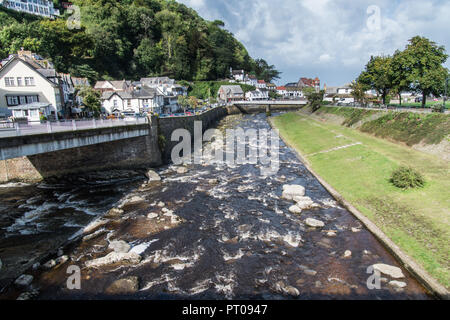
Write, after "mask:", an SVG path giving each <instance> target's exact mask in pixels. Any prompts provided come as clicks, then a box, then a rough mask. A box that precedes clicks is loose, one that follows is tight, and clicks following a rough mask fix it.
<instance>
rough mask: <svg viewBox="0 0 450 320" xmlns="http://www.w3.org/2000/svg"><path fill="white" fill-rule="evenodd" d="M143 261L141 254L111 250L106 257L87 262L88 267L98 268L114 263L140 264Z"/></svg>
mask: <svg viewBox="0 0 450 320" xmlns="http://www.w3.org/2000/svg"><path fill="white" fill-rule="evenodd" d="M140 261H141V256H140V255H138V254H137V253H134V252H128V253H118V252H111V253H110V254H108V255H107V256H105V257H102V258H98V259H94V260H91V261H87V262H86V267H88V268H97V267H102V266H107V265H110V264H114V263H122V264H138V263H139V262H140Z"/></svg>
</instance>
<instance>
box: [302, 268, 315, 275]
mask: <svg viewBox="0 0 450 320" xmlns="http://www.w3.org/2000/svg"><path fill="white" fill-rule="evenodd" d="M303 272H304V273H305V274H306V275H308V276H315V275H316V274H317V271H315V270H311V269H306V270H303Z"/></svg>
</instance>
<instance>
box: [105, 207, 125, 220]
mask: <svg viewBox="0 0 450 320" xmlns="http://www.w3.org/2000/svg"><path fill="white" fill-rule="evenodd" d="M122 214H123V210H122V209H118V208H112V209H111V210H109V211H108V213H107V214H106V217H111V218H114V217H118V216H120V215H122Z"/></svg>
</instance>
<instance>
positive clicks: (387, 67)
mask: <svg viewBox="0 0 450 320" xmlns="http://www.w3.org/2000/svg"><path fill="white" fill-rule="evenodd" d="M391 66H392V57H390V56H379V57H371V58H370V61H369V62H368V63H367V65H366V68H365V70H364V71H363V72H362V73H361V74H360V76H359V77H358V79H357V80H356V82H358V83H361V84H362V85H364V86H367V87H370V88H372V89H375V90H376V91H377V92H378V94H380V95H381V97H382V99H383V104H386V97H387V95H388V94H389V92H390V91H391V89H392V88H393V87H394V84H393V74H392V69H391Z"/></svg>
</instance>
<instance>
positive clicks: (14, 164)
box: [0, 118, 162, 183]
mask: <svg viewBox="0 0 450 320" xmlns="http://www.w3.org/2000/svg"><path fill="white" fill-rule="evenodd" d="M152 123H153V125H150V133H151V134H150V135H147V136H142V137H136V138H130V139H124V140H117V141H113V142H107V143H101V144H95V145H89V146H84V147H79V148H72V149H66V150H61V151H55V152H48V153H43V154H37V155H33V156H28V157H20V158H15V159H9V160H1V161H0V183H4V182H8V181H23V182H37V181H40V180H43V179H46V178H49V177H60V176H66V175H70V174H77V173H85V172H89V171H100V170H110V169H138V168H148V167H155V166H159V165H161V164H162V161H161V152H160V151H159V147H158V139H157V136H158V135H157V126H156V125H155V124H156V119H155V118H152Z"/></svg>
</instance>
